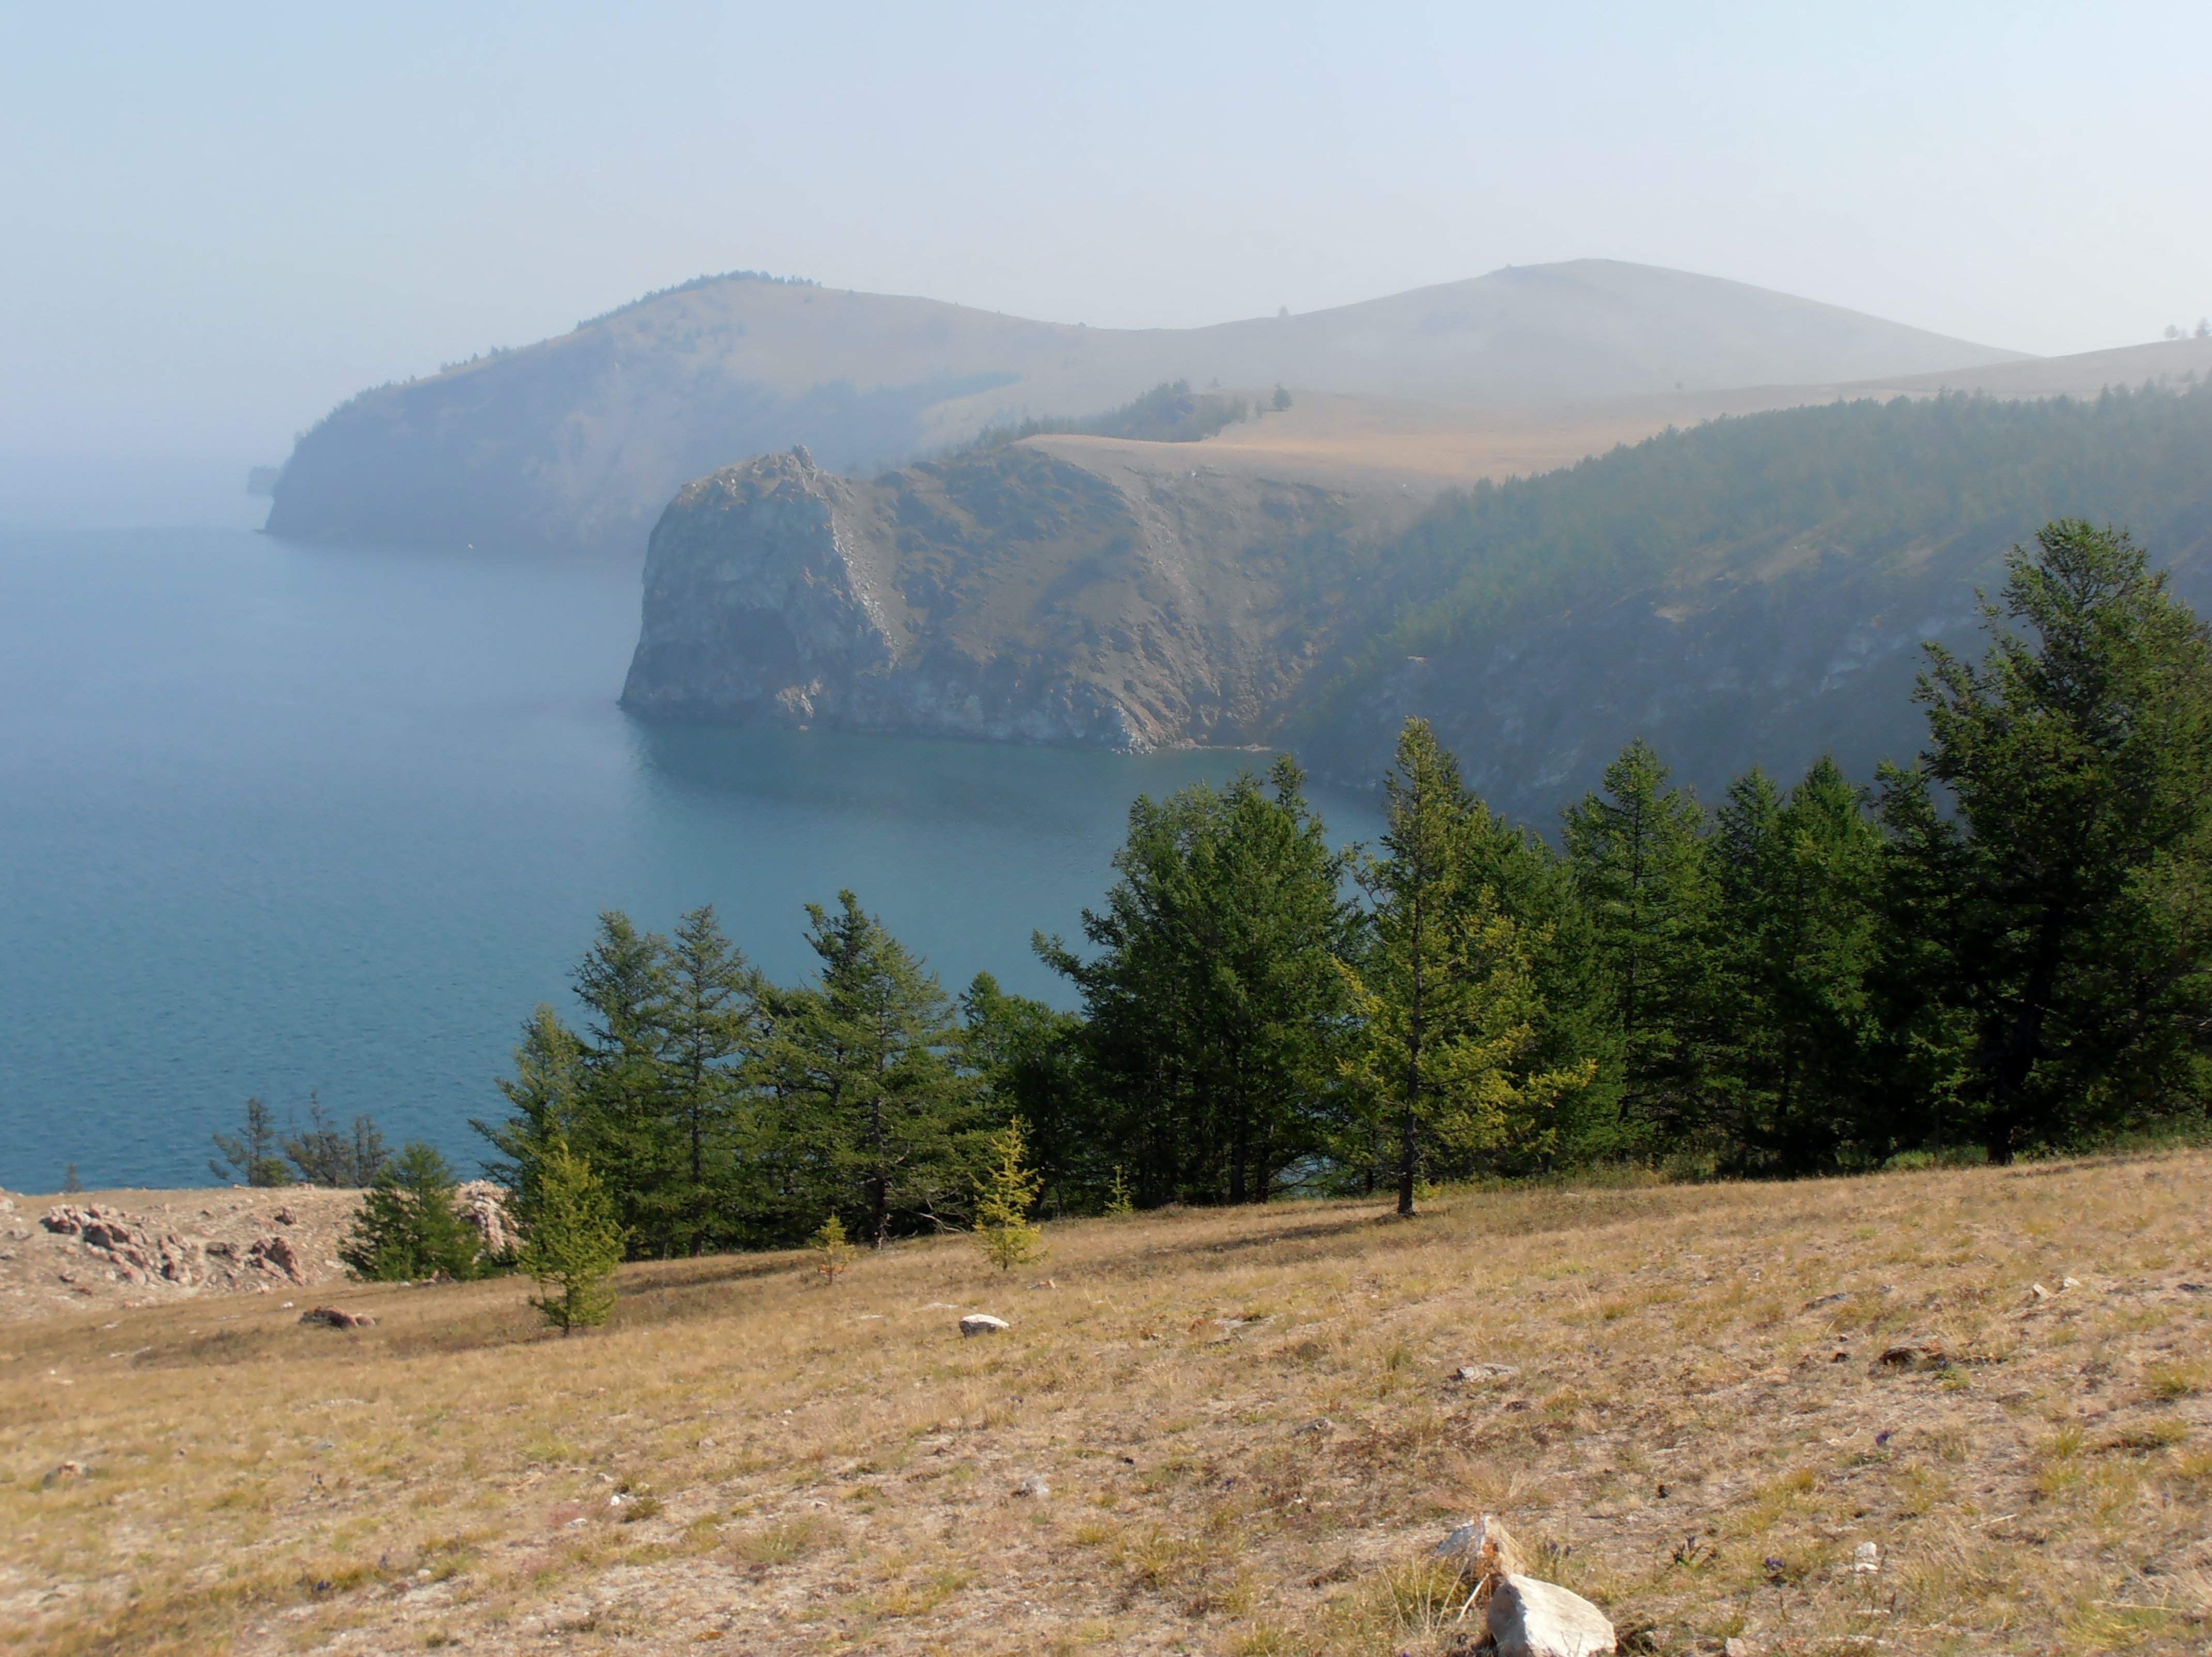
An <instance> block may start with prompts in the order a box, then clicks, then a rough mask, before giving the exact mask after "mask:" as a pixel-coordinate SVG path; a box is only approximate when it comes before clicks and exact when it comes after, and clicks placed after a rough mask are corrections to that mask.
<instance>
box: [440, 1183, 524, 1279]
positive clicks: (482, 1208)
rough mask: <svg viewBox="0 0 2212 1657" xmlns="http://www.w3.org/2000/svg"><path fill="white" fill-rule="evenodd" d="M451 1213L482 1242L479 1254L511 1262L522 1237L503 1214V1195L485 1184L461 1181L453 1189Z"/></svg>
mask: <svg viewBox="0 0 2212 1657" xmlns="http://www.w3.org/2000/svg"><path fill="white" fill-rule="evenodd" d="M453 1212H454V1213H456V1214H458V1215H459V1216H460V1217H461V1218H463V1219H464V1220H465V1221H467V1222H468V1223H469V1224H470V1226H471V1228H473V1229H474V1230H475V1231H476V1234H477V1236H478V1237H480V1238H482V1239H483V1252H484V1253H486V1254H487V1255H489V1257H490V1258H491V1259H495V1260H504V1259H513V1256H514V1254H515V1252H516V1251H517V1250H518V1249H520V1247H522V1234H521V1233H520V1231H518V1230H517V1229H515V1224H514V1221H513V1218H512V1217H510V1216H509V1215H508V1213H507V1193H506V1191H505V1190H504V1189H503V1188H501V1187H499V1186H496V1185H495V1184H493V1183H492V1182H491V1181H489V1180H465V1181H462V1182H461V1183H460V1184H459V1185H457V1186H455V1187H453Z"/></svg>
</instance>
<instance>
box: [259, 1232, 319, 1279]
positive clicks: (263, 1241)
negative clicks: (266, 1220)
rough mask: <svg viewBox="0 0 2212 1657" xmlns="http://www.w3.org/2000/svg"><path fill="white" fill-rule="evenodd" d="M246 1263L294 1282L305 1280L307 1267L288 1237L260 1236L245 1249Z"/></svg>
mask: <svg viewBox="0 0 2212 1657" xmlns="http://www.w3.org/2000/svg"><path fill="white" fill-rule="evenodd" d="M246 1265H247V1266H252V1267H254V1268H256V1269H257V1270H259V1271H263V1272H270V1273H271V1274H272V1275H274V1276H276V1277H280V1278H289V1280H290V1281H292V1282H294V1283H300V1284H304V1283H306V1282H307V1265H306V1263H305V1262H304V1261H302V1260H301V1259H300V1251H299V1250H298V1249H296V1248H295V1247H292V1240H291V1239H290V1238H289V1237H273V1236H272V1237H262V1238H258V1239H257V1240H256V1241H255V1242H254V1244H253V1247H251V1248H249V1249H247V1250H246Z"/></svg>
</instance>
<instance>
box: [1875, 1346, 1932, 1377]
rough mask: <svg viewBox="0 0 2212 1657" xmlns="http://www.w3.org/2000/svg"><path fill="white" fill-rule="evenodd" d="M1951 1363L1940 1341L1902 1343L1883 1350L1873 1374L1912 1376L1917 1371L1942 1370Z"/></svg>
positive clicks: (1877, 1359) (1876, 1360)
mask: <svg viewBox="0 0 2212 1657" xmlns="http://www.w3.org/2000/svg"><path fill="white" fill-rule="evenodd" d="M1950 1362H1951V1360H1950V1359H1949V1357H1947V1356H1945V1354H1944V1351H1943V1346H1942V1342H1940V1341H1936V1340H1932V1339H1930V1340H1908V1341H1900V1342H1899V1343H1898V1344H1896V1345H1894V1346H1886V1347H1884V1348H1883V1349H1882V1353H1881V1357H1878V1358H1876V1359H1875V1361H1874V1368H1873V1370H1872V1371H1871V1373H1873V1374H1875V1375H1881V1374H1883V1373H1885V1372H1887V1373H1890V1374H1910V1373H1911V1372H1912V1371H1914V1370H1917V1369H1943V1368H1945V1367H1946V1366H1947V1365H1948V1364H1949V1363H1950Z"/></svg>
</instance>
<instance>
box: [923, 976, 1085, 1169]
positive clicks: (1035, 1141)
mask: <svg viewBox="0 0 2212 1657" xmlns="http://www.w3.org/2000/svg"><path fill="white" fill-rule="evenodd" d="M960 1023H961V1032H960V1058H961V1062H962V1064H963V1065H964V1066H965V1067H966V1069H967V1070H968V1071H969V1073H970V1074H971V1075H972V1076H973V1077H975V1081H976V1083H977V1084H978V1086H979V1087H980V1089H981V1107H982V1112H983V1114H984V1115H985V1116H986V1117H987V1118H989V1119H994V1120H1000V1121H1007V1120H1012V1119H1013V1118H1015V1117H1019V1118H1020V1119H1021V1120H1022V1122H1023V1125H1024V1132H1025V1133H1026V1134H1027V1140H1026V1143H1027V1145H1028V1147H1029V1153H1030V1156H1032V1157H1033V1158H1034V1159H1035V1162H1036V1168H1037V1172H1038V1174H1040V1175H1041V1176H1042V1179H1043V1181H1044V1186H1043V1190H1044V1192H1045V1193H1046V1196H1047V1198H1048V1200H1049V1202H1050V1204H1051V1205H1052V1207H1053V1208H1054V1210H1055V1211H1059V1212H1066V1211H1067V1210H1068V1209H1069V1208H1070V1207H1074V1208H1077V1209H1085V1208H1088V1207H1090V1206H1091V1205H1094V1204H1096V1203H1097V1202H1098V1201H1100V1200H1102V1196H1101V1193H1103V1189H1104V1187H1105V1163H1104V1158H1105V1157H1106V1156H1108V1155H1109V1153H1110V1149H1111V1148H1110V1146H1109V1144H1107V1142H1106V1138H1105V1135H1104V1133H1103V1124H1102V1123H1101V1122H1100V1121H1099V1120H1098V1115H1097V1101H1096V1100H1095V1099H1094V1098H1093V1096H1091V1092H1090V1090H1089V1089H1086V1088H1085V1087H1084V1086H1083V1083H1082V1077H1081V1076H1080V1074H1079V1071H1078V1061H1079V1053H1080V1042H1081V1038H1082V1033H1083V1021H1082V1020H1081V1019H1080V1018H1079V1017H1076V1016H1075V1015H1074V1014H1073V1013H1069V1012H1063V1011H1060V1009H1059V1008H1057V1007H1054V1006H1049V1005H1047V1004H1045V1003H1044V1002H1042V1001H1037V1000H1033V999H1031V998H1030V997H1028V996H1024V995H1009V994H1007V993H1006V992H1005V991H1004V990H1002V989H1000V987H999V980H997V979H995V978H994V977H993V976H992V975H991V974H988V973H978V974H975V979H974V980H972V981H971V982H970V983H969V986H968V987H967V989H966V990H965V991H963V992H962V994H961V997H960Z"/></svg>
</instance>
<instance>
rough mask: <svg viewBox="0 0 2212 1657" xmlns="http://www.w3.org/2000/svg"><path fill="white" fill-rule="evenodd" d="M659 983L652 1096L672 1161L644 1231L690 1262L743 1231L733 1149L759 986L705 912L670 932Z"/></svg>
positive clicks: (740, 1170) (751, 1055) (757, 1044)
mask: <svg viewBox="0 0 2212 1657" xmlns="http://www.w3.org/2000/svg"><path fill="white" fill-rule="evenodd" d="M665 980H666V988H665V993H664V997H663V1000H662V1004H661V1012H660V1018H661V1022H662V1023H663V1025H664V1026H665V1031H666V1035H665V1043H664V1045H663V1052H664V1058H663V1059H662V1065H661V1068H662V1071H663V1076H664V1085H663V1088H662V1089H661V1093H662V1100H663V1106H662V1108H663V1110H664V1112H665V1128H664V1132H665V1133H666V1135H667V1136H668V1137H669V1138H671V1140H672V1142H673V1147H674V1151H675V1156H674V1158H673V1168H672V1173H671V1178H670V1179H669V1180H668V1181H667V1183H666V1185H665V1187H663V1188H662V1189H661V1190H660V1191H659V1192H657V1193H654V1197H653V1202H652V1204H651V1205H650V1207H651V1211H652V1218H651V1222H650V1223H651V1225H652V1227H653V1229H654V1230H655V1231H656V1232H657V1233H658V1234H659V1236H661V1237H662V1238H663V1239H664V1240H665V1242H664V1249H665V1252H672V1253H689V1254H699V1253H705V1252H706V1251H707V1250H708V1249H709V1248H714V1247H721V1246H725V1245H726V1244H727V1243H729V1242H730V1241H732V1240H734V1239H735V1238H736V1237H737V1236H738V1235H739V1233H740V1232H741V1230H742V1229H743V1226H744V1222H743V1219H742V1217H741V1216H740V1210H741V1208H742V1205H743V1204H744V1199H745V1195H746V1193H745V1192H744V1190H743V1188H742V1187H743V1184H744V1176H745V1174H746V1172H747V1170H746V1169H745V1168H744V1160H743V1155H742V1152H741V1150H740V1147H739V1140H740V1138H741V1137H742V1135H743V1132H744V1114H745V1112H744V1106H745V1102H746V1096H747V1094H748V1091H749V1089H750V1088H751V1087H752V1085H753V1083H754V1080H755V1072H756V1071H757V1068H758V1067H759V1065H760V1059H761V1053H760V1050H761V1047H762V1045H763V1031H762V1028H761V991H762V986H763V983H762V980H761V977H760V975H759V974H757V973H756V972H755V971H754V970H753V969H752V968H750V967H749V966H748V965H747V964H746V962H745V957H744V952H743V951H742V950H738V949H737V948H736V947H735V946H734V945H732V944H731V942H730V941H729V939H728V938H726V937H725V936H724V935H723V932H722V930H721V928H720V926H719V925H718V924H717V923H716V921H715V920H714V907H713V906H712V905H711V904H710V905H708V906H706V907H702V908H698V909H695V910H693V911H692V912H691V913H689V914H687V915H685V916H684V918H683V920H682V921H681V922H680V923H679V924H678V926H677V928H676V932H675V937H674V939H673V941H672V942H671V944H670V945H669V948H668V951H667V956H666V958H665Z"/></svg>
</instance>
